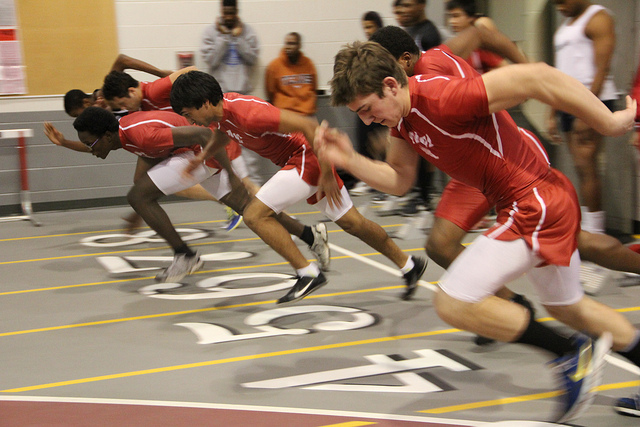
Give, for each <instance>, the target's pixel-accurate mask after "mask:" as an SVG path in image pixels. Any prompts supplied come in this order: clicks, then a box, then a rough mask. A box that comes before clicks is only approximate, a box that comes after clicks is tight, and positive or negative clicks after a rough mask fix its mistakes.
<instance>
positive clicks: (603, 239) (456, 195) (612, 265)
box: [371, 26, 640, 305]
mask: <svg viewBox="0 0 640 427" xmlns="http://www.w3.org/2000/svg"><path fill="white" fill-rule="evenodd" d="M371 40H372V41H375V42H377V43H380V44H381V45H382V46H383V47H384V48H386V49H387V50H389V52H391V54H392V55H393V56H394V57H395V58H396V59H397V60H398V63H399V64H400V65H401V66H402V67H403V69H404V70H405V72H406V73H407V75H408V76H413V75H414V74H434V73H435V74H444V75H450V76H456V77H467V76H473V75H476V73H475V71H474V70H472V69H471V68H469V67H468V66H466V65H465V64H461V63H459V62H458V61H457V60H455V59H453V58H452V59H451V60H450V61H432V60H430V59H431V58H433V57H432V56H430V55H423V54H422V53H421V52H420V50H419V49H418V47H417V46H416V44H415V43H414V41H413V39H412V38H411V36H409V35H407V34H406V32H405V31H404V30H402V29H401V28H398V27H392V26H387V27H385V28H383V29H381V30H379V31H376V33H375V34H374V35H373V36H372V38H371ZM481 45H486V46H488V47H489V48H491V49H494V50H496V51H498V52H501V53H502V52H505V53H503V55H505V56H510V57H512V58H513V59H514V60H516V61H526V58H524V57H522V58H520V59H518V57H517V52H516V51H514V50H513V48H514V47H515V45H514V44H513V43H512V42H511V41H509V40H508V39H507V38H506V37H504V36H502V35H501V33H499V32H498V33H493V34H492V33H488V32H487V31H484V30H482V31H481V30H479V29H476V28H474V27H471V28H469V29H466V30H464V31H461V32H460V33H458V35H457V36H456V37H454V38H452V39H449V40H447V42H446V43H445V44H444V45H441V46H438V47H437V48H435V49H440V50H442V51H443V52H444V53H445V54H447V53H448V54H456V53H458V52H460V53H462V55H459V56H463V55H464V53H465V52H466V51H468V50H469V49H473V48H476V47H478V46H481ZM467 62H468V61H467ZM632 97H633V95H632ZM520 132H522V133H523V137H524V138H523V141H524V142H526V143H529V144H531V149H532V150H533V151H534V152H535V153H539V154H540V156H542V160H543V161H544V162H546V163H549V158H548V155H547V153H546V150H545V149H544V147H543V146H542V144H541V143H540V141H539V140H538V139H537V138H536V137H535V135H534V134H533V133H532V132H530V131H528V130H526V129H523V128H520ZM494 205H495V203H491V202H489V201H488V200H487V199H486V197H485V196H484V194H482V192H481V191H480V190H478V189H477V188H475V187H472V186H469V185H466V184H463V183H461V182H460V181H457V180H454V179H452V180H450V181H449V183H448V184H447V185H446V186H445V188H444V191H443V193H442V197H441V199H440V202H439V203H438V207H437V208H436V211H435V217H436V218H435V221H434V224H433V227H432V229H431V231H430V233H429V239H428V240H427V243H426V249H427V254H428V255H429V257H430V258H431V259H433V260H434V261H435V262H436V263H437V264H438V265H440V266H441V267H443V268H447V267H449V265H450V264H451V263H452V262H453V260H454V259H455V258H456V257H457V256H458V255H459V254H460V253H461V252H462V251H463V250H464V246H462V239H463V238H464V236H465V235H466V234H467V233H468V232H469V231H470V230H471V229H472V228H473V226H474V225H475V224H477V223H478V221H480V220H481V219H482V218H483V217H484V216H485V215H486V213H487V212H488V211H489V209H490V208H491V207H493V206H494ZM578 250H579V252H580V257H581V258H582V259H583V260H587V261H591V262H594V263H596V264H598V265H601V266H604V267H606V268H608V269H612V270H619V271H627V272H631V273H636V274H640V255H639V254H637V253H635V252H634V251H632V250H630V249H629V248H628V247H626V246H624V245H622V243H621V242H620V241H619V240H618V239H616V238H614V237H611V236H608V235H606V234H593V233H589V232H586V231H584V230H581V231H580V234H579V236H578ZM497 295H499V296H501V297H502V298H506V299H513V300H515V301H525V304H526V303H527V302H528V301H526V299H525V298H524V297H523V296H521V295H518V294H514V293H513V292H511V291H509V290H508V289H505V290H504V291H500V292H499V293H498V294H497ZM529 305H530V304H529Z"/></svg>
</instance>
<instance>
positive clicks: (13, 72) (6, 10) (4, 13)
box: [0, 0, 27, 95]
mask: <svg viewBox="0 0 640 427" xmlns="http://www.w3.org/2000/svg"><path fill="white" fill-rule="evenodd" d="M26 91H27V89H26V85H25V67H24V63H23V61H22V49H21V46H20V41H19V39H18V22H17V19H16V5H15V2H14V0H0V95H15V94H24V93H26Z"/></svg>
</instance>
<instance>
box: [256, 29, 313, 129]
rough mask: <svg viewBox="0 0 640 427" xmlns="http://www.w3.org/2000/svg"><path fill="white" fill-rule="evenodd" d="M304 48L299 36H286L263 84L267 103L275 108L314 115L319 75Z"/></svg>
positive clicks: (297, 34) (270, 64)
mask: <svg viewBox="0 0 640 427" xmlns="http://www.w3.org/2000/svg"><path fill="white" fill-rule="evenodd" d="M301 46H302V37H301V36H300V34H299V33H296V32H292V33H289V34H287V35H286V36H285V38H284V47H283V48H282V51H281V52H280V55H279V56H278V57H277V58H275V59H274V60H273V61H271V62H270V63H269V65H268V66H267V70H266V72H265V84H264V85H265V88H266V91H267V99H268V101H269V102H271V103H272V104H273V105H275V106H276V107H278V108H281V109H283V110H290V111H293V112H296V113H299V114H303V115H305V116H311V115H314V114H315V112H316V100H317V95H316V90H317V89H318V73H317V72H316V67H315V65H314V64H313V61H312V60H311V59H310V58H309V57H307V56H305V54H304V53H302V51H301V50H300V47H301Z"/></svg>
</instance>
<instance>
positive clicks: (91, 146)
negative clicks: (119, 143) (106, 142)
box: [88, 136, 102, 151]
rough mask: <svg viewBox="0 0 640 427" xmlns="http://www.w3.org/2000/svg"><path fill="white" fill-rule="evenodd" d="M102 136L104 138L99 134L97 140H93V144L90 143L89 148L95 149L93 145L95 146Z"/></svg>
mask: <svg viewBox="0 0 640 427" xmlns="http://www.w3.org/2000/svg"><path fill="white" fill-rule="evenodd" d="M101 138H102V136H99V137H98V138H96V140H95V141H93V143H92V144H91V145H89V146H88V147H89V149H90V150H92V151H93V146H94V145H96V143H97V142H98V141H100V139H101Z"/></svg>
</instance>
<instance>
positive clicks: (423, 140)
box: [409, 131, 439, 159]
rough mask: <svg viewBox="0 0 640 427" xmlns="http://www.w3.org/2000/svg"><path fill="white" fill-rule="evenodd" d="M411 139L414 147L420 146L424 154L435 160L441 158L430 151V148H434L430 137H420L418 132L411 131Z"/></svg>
mask: <svg viewBox="0 0 640 427" xmlns="http://www.w3.org/2000/svg"><path fill="white" fill-rule="evenodd" d="M409 138H410V139H411V142H412V143H413V144H414V145H418V146H420V150H421V151H422V152H423V153H425V154H426V155H428V156H431V157H433V158H434V159H439V157H438V156H437V155H435V153H434V152H433V151H431V150H430V148H431V147H433V142H431V138H429V135H418V133H417V132H414V131H411V132H409Z"/></svg>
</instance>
